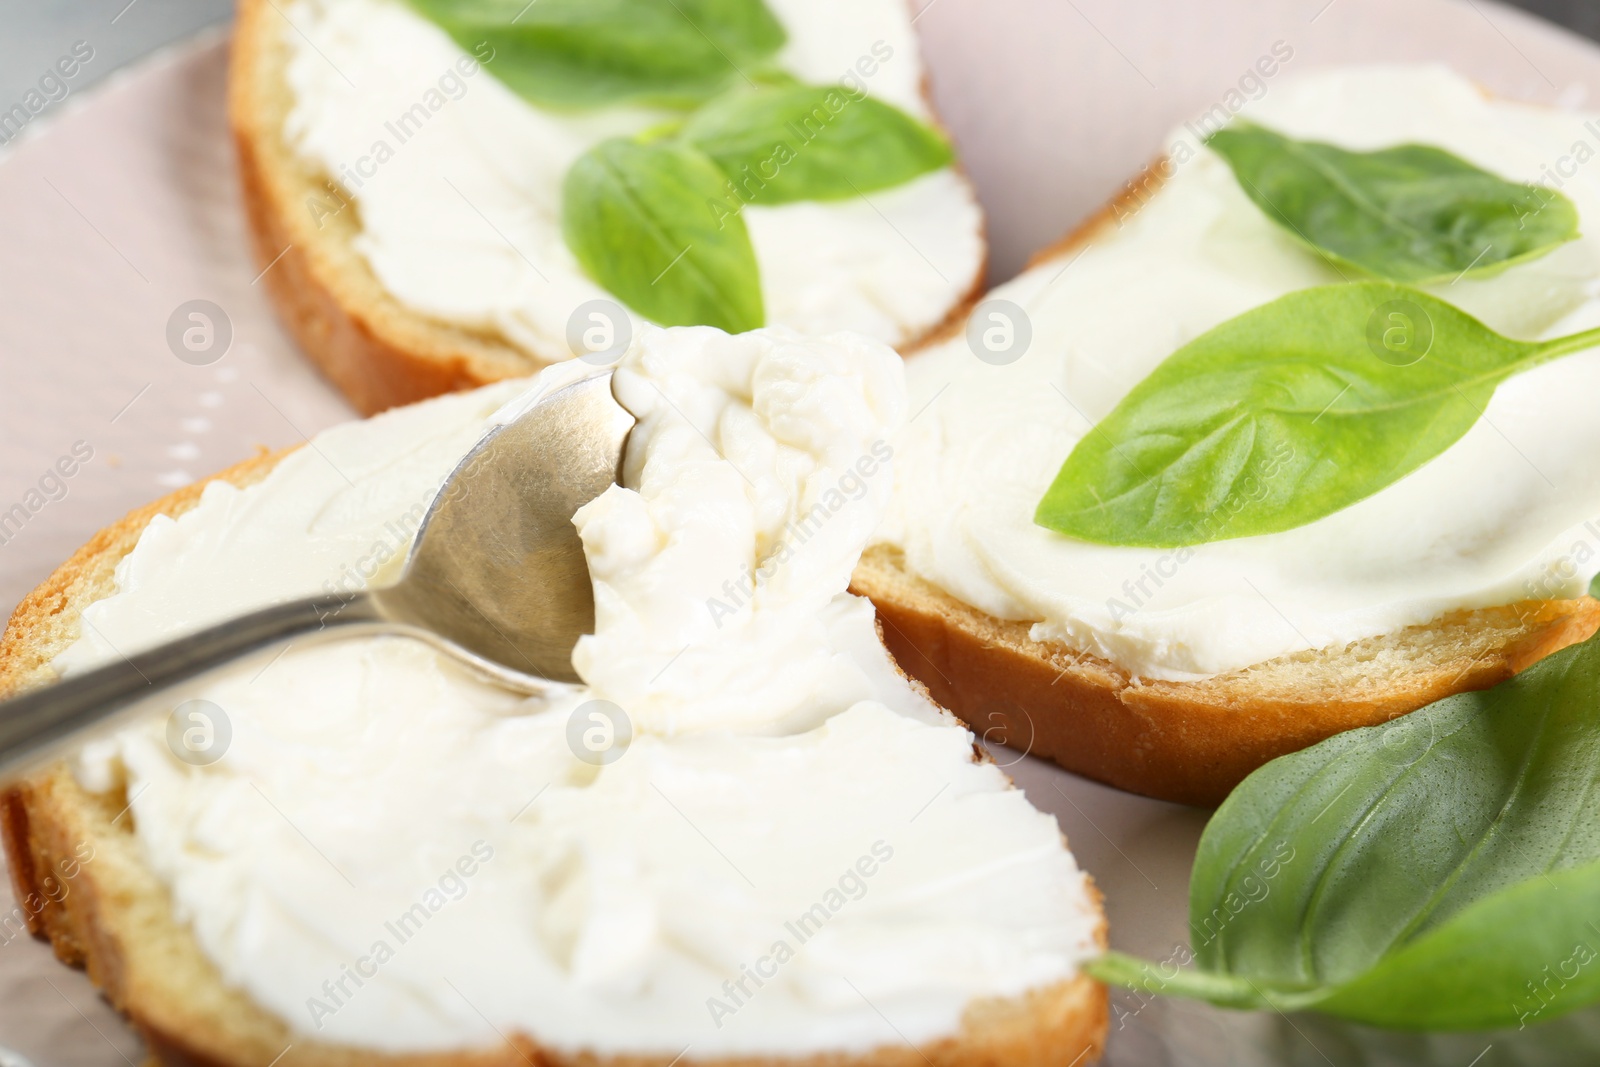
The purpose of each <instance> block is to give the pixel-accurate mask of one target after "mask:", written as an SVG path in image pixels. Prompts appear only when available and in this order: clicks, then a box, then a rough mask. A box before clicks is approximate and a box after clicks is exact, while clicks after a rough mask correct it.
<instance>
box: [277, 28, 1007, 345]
mask: <svg viewBox="0 0 1600 1067" xmlns="http://www.w3.org/2000/svg"><path fill="white" fill-rule="evenodd" d="M768 2H769V5H770V7H771V10H772V11H773V13H774V15H775V16H776V17H777V18H778V19H779V21H780V22H781V23H782V24H783V26H784V29H785V30H786V32H787V34H788V43H787V44H786V45H785V46H784V48H783V50H782V51H781V52H780V54H779V55H778V56H777V62H778V63H779V64H780V65H781V66H782V68H783V69H784V70H786V71H788V72H789V73H791V74H793V75H795V76H797V77H799V78H801V79H802V80H805V81H807V82H810V83H815V84H835V83H839V82H841V81H846V82H847V84H848V85H849V86H850V87H851V88H852V90H854V91H865V92H867V93H869V94H871V95H872V96H873V97H875V98H877V99H879V100H882V101H884V102H885V103H889V104H892V105H894V106H896V107H899V108H901V109H902V110H905V111H907V112H910V113H911V114H913V115H916V116H918V117H920V118H923V119H928V118H930V116H929V113H928V107H927V104H926V103H925V101H924V100H923V97H922V83H923V67H922V62H921V59H920V57H919V55H918V47H917V41H916V37H915V34H914V32H913V30H912V28H911V22H910V17H911V16H910V9H909V7H908V6H907V5H906V4H905V2H904V0H768ZM284 18H285V22H284V25H283V43H284V47H286V48H287V49H288V50H289V53H290V56H289V61H288V68H287V69H288V80H289V85H290V88H291V90H292V93H293V96H294V101H295V103H294V107H293V109H292V111H291V112H290V114H289V117H288V121H287V126H286V135H287V138H288V140H289V142H290V143H291V145H293V146H294V147H295V149H296V150H297V151H298V152H299V153H300V155H301V156H302V157H303V159H304V160H305V161H306V162H307V164H309V165H310V166H312V167H314V168H316V169H318V170H320V171H322V172H323V173H325V174H327V175H329V176H331V177H332V178H334V179H335V180H336V181H337V182H338V183H339V186H340V188H339V190H338V195H337V196H330V197H327V198H321V197H317V198H313V199H312V200H311V201H309V202H308V203H307V205H306V210H308V211H310V212H311V214H312V216H313V218H314V219H315V220H316V221H317V222H318V223H319V224H321V223H322V222H324V221H325V220H326V218H327V217H328V216H329V215H331V214H334V213H337V212H339V211H342V210H344V209H345V208H344V204H345V203H346V202H347V201H349V202H353V204H354V205H355V207H354V209H355V210H358V211H359V214H360V227H361V232H360V235H359V237H358V238H357V241H356V247H357V249H358V250H359V251H360V252H361V254H362V255H363V256H365V258H366V260H367V262H368V263H369V264H370V265H371V267H372V270H373V272H374V273H375V274H376V275H377V277H378V280H379V281H380V282H381V283H382V284H383V286H384V288H385V289H387V290H388V291H389V292H390V293H392V294H393V295H394V296H395V297H396V298H397V299H398V300H399V301H400V302H401V303H403V304H405V305H406V306H408V307H410V308H412V309H414V310H416V311H419V312H421V313H423V314H425V315H428V316H432V317H434V318H437V319H440V320H443V321H446V322H450V323H454V324H458V325H461V326H466V327H469V328H474V329H482V330H491V331H495V332H497V333H499V334H500V335H502V336H504V337H505V338H506V339H507V340H508V341H509V342H511V343H512V344H514V345H517V346H519V347H521V348H523V349H524V350H526V351H527V352H529V353H530V354H533V355H536V356H539V357H540V358H544V359H555V358H560V357H564V356H565V355H566V354H567V353H568V352H569V351H570V349H569V347H568V333H567V329H568V320H569V318H571V316H572V315H573V313H574V311H575V310H576V309H578V308H580V307H581V306H582V305H584V304H585V303H587V302H588V301H590V300H595V299H608V294H607V293H606V292H605V291H604V290H602V289H601V288H600V287H599V286H597V285H596V284H595V283H594V282H592V281H590V280H589V278H588V277H587V276H586V275H585V274H584V273H583V272H582V270H581V269H580V268H579V266H578V264H577V261H576V260H575V259H574V258H573V256H572V253H571V252H570V251H569V250H568V248H567V246H566V243H565V241H564V240H563V238H562V231H561V186H562V181H563V179H564V178H565V176H566V173H567V170H568V168H569V167H570V166H571V164H572V162H573V161H574V160H575V159H577V158H578V157H579V156H580V155H582V154H583V153H584V152H585V151H587V150H588V149H589V148H591V147H593V146H594V145H595V144H597V143H598V142H600V141H601V140H604V139H605V138H607V137H615V136H627V135H632V134H636V133H639V132H641V131H643V130H646V129H648V128H650V127H652V126H655V125H657V124H659V123H660V122H661V121H662V120H663V119H665V118H668V117H670V116H668V115H666V114H664V113H660V112H652V111H647V110H642V109H638V108H604V109H600V110H597V111H593V112H583V113H577V114H572V113H561V112H555V111H549V110H545V109H541V108H538V107H535V106H533V105H531V104H529V103H527V102H526V101H524V100H523V99H522V98H521V97H519V96H517V95H516V94H515V93H513V92H512V91H511V90H509V89H508V88H506V87H505V85H503V84H501V83H500V82H499V81H498V80H496V79H495V77H494V76H493V74H492V71H493V66H494V59H493V50H492V49H490V48H487V47H485V48H484V49H481V50H480V52H479V53H478V54H476V55H472V54H469V53H467V52H464V51H463V50H462V49H461V48H460V47H459V46H457V45H456V43H455V42H453V41H452V40H451V39H450V38H449V37H448V36H447V35H446V34H445V33H444V32H443V31H442V30H440V29H439V28H437V27H436V26H434V25H433V24H432V23H431V22H429V21H427V20H426V19H425V18H423V17H422V16H421V15H419V14H417V13H416V12H414V11H413V10H411V9H410V8H409V7H408V6H407V5H406V4H405V3H404V2H403V0H297V2H295V3H293V4H286V5H284ZM480 59H481V60H485V61H486V63H485V64H483V65H480V64H479V62H478V61H479V60H480ZM742 216H743V218H744V220H745V223H746V225H747V227H748V228H749V231H750V237H751V241H752V243H753V245H754V247H755V252H756V259H757V262H758V264H759V266H760V270H761V288H762V296H763V298H764V300H765V305H766V311H767V322H768V324H769V325H776V326H789V327H792V328H794V329H797V330H801V331H803V332H806V333H811V334H826V333H832V332H835V331H839V330H853V331H856V332H859V333H862V334H864V335H866V336H868V337H872V338H875V339H878V340H881V341H884V342H886V343H889V344H900V343H902V342H905V341H908V340H912V339H914V338H917V337H919V336H921V335H922V334H923V333H924V332H926V331H927V330H929V329H931V328H932V327H933V326H935V325H937V324H938V323H940V322H941V321H943V319H944V317H945V316H946V315H947V314H948V313H949V311H950V309H951V308H952V307H954V306H955V305H956V303H957V302H959V301H960V299H961V298H962V297H963V296H964V295H965V294H966V293H967V292H968V290H969V289H970V288H971V287H972V285H973V284H974V282H975V280H976V278H977V275H978V273H979V272H980V270H981V269H982V265H983V259H984V244H983V219H982V215H981V212H980V211H979V208H978V205H977V202H976V200H975V199H974V196H973V193H972V189H971V187H970V186H969V185H968V183H967V182H966V179H965V178H963V177H962V176H961V175H960V174H958V173H957V172H956V171H955V170H954V169H952V168H948V167H947V168H945V169H943V170H940V171H936V172H934V173H932V174H927V175H924V176H922V177H920V178H917V179H914V180H912V181H910V182H907V183H906V184H904V185H901V186H897V187H895V188H892V189H887V190H883V191H881V192H874V193H870V194H868V195H867V196H865V197H862V198H856V199H851V200H845V201H837V202H829V203H797V204H789V205H782V206H776V207H759V206H754V205H752V206H748V207H745V208H744V209H743V212H742Z"/></svg>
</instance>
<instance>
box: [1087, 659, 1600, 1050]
mask: <svg viewBox="0 0 1600 1067" xmlns="http://www.w3.org/2000/svg"><path fill="white" fill-rule="evenodd" d="M1189 916H1190V918H1189V924H1190V935H1191V939H1192V942H1193V945H1194V951H1193V956H1194V960H1195V962H1196V963H1197V964H1198V967H1197V968H1196V969H1189V970H1177V969H1175V968H1169V969H1167V970H1166V971H1162V970H1161V969H1160V968H1159V967H1158V965H1155V964H1148V963H1141V962H1140V961H1136V960H1133V959H1131V958H1129V957H1126V956H1110V957H1107V958H1106V959H1104V960H1102V961H1100V962H1099V963H1097V964H1095V965H1094V971H1095V973H1096V974H1097V975H1100V976H1102V977H1104V978H1106V979H1108V980H1111V981H1116V982H1118V983H1120V984H1125V985H1129V986H1132V987H1135V988H1141V989H1145V990H1150V991H1158V992H1165V993H1169V994H1172V995H1178V996H1194V997H1199V998H1201V999H1206V1000H1210V1001H1213V1002H1215V1003H1219V1004H1224V1005H1228V1006H1234V1007H1261V1006H1272V1007H1275V1008H1278V1009H1280V1010H1285V1011H1288V1010H1294V1009H1304V1008H1315V1009H1316V1010H1319V1011H1323V1012H1327V1013H1329V1014H1334V1015H1339V1016H1341V1017H1344V1018H1348V1019H1352V1020H1356V1021H1359V1022H1364V1023H1370V1024H1374V1025H1379V1026H1391V1027H1401V1028H1408V1029H1453V1030H1458V1029H1484V1028H1491V1027H1500V1026H1510V1025H1521V1024H1523V1023H1527V1022H1532V1021H1545V1020H1548V1019H1551V1018H1554V1017H1555V1016H1556V1015H1559V1014H1561V1013H1562V1012H1565V1011H1569V1010H1571V1009H1573V1008H1575V1007H1578V1006H1580V1005H1583V1004H1588V1003H1593V1002H1595V1001H1597V1000H1600V965H1597V964H1600V637H1592V638H1590V639H1589V640H1588V641H1586V642H1584V643H1582V644H1580V645H1575V646H1572V647H1570V648H1567V649H1564V650H1562V651H1560V652H1557V653H1555V654H1554V655H1551V656H1549V657H1546V658H1545V659H1544V660H1541V661H1540V662H1539V663H1537V664H1535V665H1534V666H1532V667H1530V668H1529V669H1528V670H1526V671H1524V672H1523V673H1522V674H1520V675H1518V676H1517V677H1515V678H1513V679H1511V680H1510V681H1507V682H1504V683H1502V684H1501V685H1499V686H1497V687H1495V688H1494V689H1491V690H1487V691H1485V692H1480V693H1466V694H1461V695H1459V696H1454V697H1449V698H1447V699H1445V700H1442V701H1439V702H1438V703H1436V704H1432V705H1430V706H1429V707H1427V708H1424V709H1423V710H1421V711H1418V712H1414V713H1413V714H1411V715H1408V716H1405V717H1403V718H1401V719H1397V720H1395V721H1394V722H1393V723H1390V724H1388V725H1386V726H1378V727H1370V728H1367V729H1362V730H1353V731H1351V732H1349V733H1345V734H1340V735H1338V736H1336V737H1333V738H1331V739H1329V740H1327V741H1324V742H1322V743H1321V744H1319V745H1316V746H1313V747H1312V748H1309V749H1306V750H1305V751H1303V752H1300V753H1296V754H1294V755H1291V756H1285V757H1283V758H1281V759H1278V760H1274V761H1273V762H1272V763H1269V764H1267V765H1266V766H1265V767H1263V768H1262V769H1261V770H1259V771H1257V772H1256V773H1255V774H1253V775H1251V776H1250V777H1249V778H1247V779H1246V780H1245V781H1244V782H1243V783H1242V784H1241V785H1240V786H1239V788H1238V789H1236V790H1235V791H1234V793H1233V795H1232V796H1230V797H1229V798H1228V800H1227V801H1226V802H1225V803H1224V804H1223V805H1222V807H1221V808H1219V809H1218V810H1217V813H1216V815H1215V816H1213V818H1212V820H1211V822H1210V824H1209V825H1208V826H1207V827H1206V832H1205V834H1204V836H1203V837H1202V839H1201V843H1200V850H1199V854H1198V855H1197V856H1196V859H1195V866H1194V873H1193V876H1192V878H1191V880H1190V895H1189Z"/></svg>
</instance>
